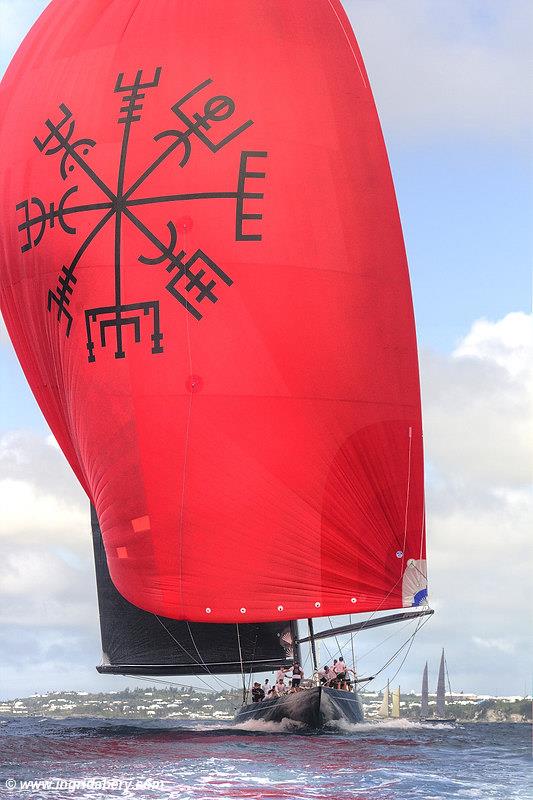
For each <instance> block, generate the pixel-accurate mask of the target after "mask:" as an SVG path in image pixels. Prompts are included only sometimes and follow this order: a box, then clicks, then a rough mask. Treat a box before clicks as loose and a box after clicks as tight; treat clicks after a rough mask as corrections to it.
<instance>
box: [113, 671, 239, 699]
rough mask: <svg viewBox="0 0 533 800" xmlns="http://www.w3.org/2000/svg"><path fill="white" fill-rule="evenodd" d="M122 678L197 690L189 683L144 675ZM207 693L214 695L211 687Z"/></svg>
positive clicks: (130, 675)
mask: <svg viewBox="0 0 533 800" xmlns="http://www.w3.org/2000/svg"><path fill="white" fill-rule="evenodd" d="M124 676H125V677H126V678H135V680H139V681H146V682H148V683H164V684H165V685H166V686H178V687H179V688H181V689H197V688H198V687H197V686H191V685H190V683H176V682H175V681H169V680H165V679H164V678H148V677H146V676H145V675H133V674H132V673H130V672H125V673H124ZM232 689H235V686H233V687H232ZM200 691H203V690H202V689H200ZM209 691H210V693H212V694H215V692H213V691H212V689H211V687H209Z"/></svg>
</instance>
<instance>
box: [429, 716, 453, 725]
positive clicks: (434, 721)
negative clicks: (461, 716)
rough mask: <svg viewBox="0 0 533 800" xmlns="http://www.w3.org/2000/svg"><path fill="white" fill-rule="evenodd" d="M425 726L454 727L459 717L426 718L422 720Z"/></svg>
mask: <svg viewBox="0 0 533 800" xmlns="http://www.w3.org/2000/svg"><path fill="white" fill-rule="evenodd" d="M420 722H423V723H424V724H425V725H427V724H429V725H452V724H453V723H454V722H457V717H425V718H422V719H421V720H420Z"/></svg>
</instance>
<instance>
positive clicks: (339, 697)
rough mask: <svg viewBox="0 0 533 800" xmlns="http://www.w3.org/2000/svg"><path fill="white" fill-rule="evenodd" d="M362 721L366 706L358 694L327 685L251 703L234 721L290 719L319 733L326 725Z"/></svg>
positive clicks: (240, 722)
mask: <svg viewBox="0 0 533 800" xmlns="http://www.w3.org/2000/svg"><path fill="white" fill-rule="evenodd" d="M363 719H364V715H363V707H362V705H361V701H360V700H359V698H358V696H357V694H355V693H353V692H345V691H341V690H340V689H330V688H328V687H324V686H315V687H313V688H312V689H304V690H303V691H301V692H293V693H291V694H286V695H284V696H283V697H278V698H276V699H275V700H263V701H262V702H260V703H251V704H250V705H246V706H243V707H242V708H241V709H240V710H239V711H238V712H237V714H236V715H235V722H236V723H239V724H242V723H243V722H249V721H250V720H261V721H263V722H282V721H283V720H291V721H293V722H298V723H300V724H302V725H304V726H305V727H306V728H309V729H311V730H320V729H321V728H323V727H325V726H326V725H334V724H335V723H340V722H348V723H356V722H363Z"/></svg>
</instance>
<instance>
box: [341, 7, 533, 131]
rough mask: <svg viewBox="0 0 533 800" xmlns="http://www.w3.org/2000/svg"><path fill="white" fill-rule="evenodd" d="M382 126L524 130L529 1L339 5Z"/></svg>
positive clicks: (527, 124)
mask: <svg viewBox="0 0 533 800" xmlns="http://www.w3.org/2000/svg"><path fill="white" fill-rule="evenodd" d="M344 6H345V8H346V10H347V12H348V14H349V16H350V19H351V22H352V24H353V26H354V29H355V33H356V36H357V38H358V41H359V45H360V47H361V50H362V53H363V58H364V60H365V64H366V67H367V71H368V73H369V76H370V81H371V84H372V88H373V91H374V95H375V97H376V102H377V105H378V108H379V110H380V116H381V118H382V121H383V124H384V129H385V131H386V132H388V131H396V132H399V133H401V134H402V135H404V136H405V137H407V138H408V139H412V138H417V137H421V136H427V135H428V133H432V134H435V133H439V134H440V135H444V136H447V135H448V134H449V133H450V132H454V131H459V132H462V133H469V134H472V133H473V134H475V135H477V134H478V133H481V134H482V135H483V138H484V139H487V138H489V137H491V138H498V137H504V138H508V137H512V138H515V137H517V136H523V135H524V134H525V135H526V136H527V135H528V132H529V133H530V132H531V98H530V89H529V80H528V76H529V75H530V74H531V67H532V60H531V59H532V50H531V36H532V33H533V5H532V4H531V3H530V2H529V1H528V0H506V2H499V0H485V2H483V3H482V4H480V3H479V2H477V0H402V2H398V0H344Z"/></svg>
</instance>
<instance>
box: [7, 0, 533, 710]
mask: <svg viewBox="0 0 533 800" xmlns="http://www.w3.org/2000/svg"><path fill="white" fill-rule="evenodd" d="M46 5H47V3H46V2H41V0H0V75H1V74H2V73H3V71H4V70H5V68H6V66H7V64H8V63H9V60H10V58H11V57H12V55H13V53H14V52H15V50H16V48H17V46H18V44H19V43H20V41H21V40H22V38H23V36H24V35H25V33H26V32H27V30H28V29H29V27H30V26H31V24H32V22H33V21H34V20H35V19H36V18H37V16H38V14H39V13H40V11H41V10H42V9H43V8H44V7H45V6H46ZM344 5H345V8H346V11H347V12H348V15H349V17H350V20H351V22H352V25H353V27H354V30H355V33H356V36H357V38H358V41H359V45H360V47H361V50H362V54H363V58H364V60H365V64H366V67H367V71H368V73H369V77H370V82H371V85H372V88H373V92H374V96H375V99H376V104H377V107H378V111H379V115H380V119H381V123H382V127H383V132H384V135H385V139H386V142H387V148H388V152H389V158H390V162H391V167H392V171H393V175H394V180H395V186H396V192H397V196H398V203H399V207H400V214H401V217H402V223H403V229H404V235H405V240H406V247H407V254H408V258H409V264H410V271H411V279H412V289H413V300H414V305H415V314H416V321H417V331H418V340H419V348H420V365H421V380H422V402H423V418H424V436H425V448H426V463H427V506H428V564H429V567H428V569H429V596H430V603H431V606H432V607H433V608H434V609H435V612H436V613H435V615H434V616H433V618H432V619H431V621H430V622H429V623H428V624H427V625H425V626H424V628H423V629H422V630H421V631H420V633H419V635H418V637H417V639H416V642H415V644H414V646H413V647H412V648H411V650H410V652H409V656H408V658H407V659H406V661H405V663H404V665H403V666H402V670H401V672H400V674H399V675H398V676H397V678H395V680H399V681H400V682H401V684H402V688H405V689H406V690H409V689H418V688H419V685H420V675H421V672H422V669H423V666H424V662H425V661H426V659H428V660H429V662H430V681H433V682H434V681H435V680H436V671H437V667H438V658H439V656H440V649H441V647H443V646H444V647H445V648H446V654H447V662H448V666H449V670H450V678H451V683H452V689H453V690H454V691H460V690H463V691H465V692H478V693H487V694H488V693H490V694H504V695H514V694H523V693H524V691H525V687H526V686H527V690H528V692H531V678H532V672H533V667H532V656H533V647H532V640H531V629H532V621H533V620H532V601H531V588H530V587H531V575H532V568H533V548H532V540H533V537H532V534H531V519H532V510H533V489H532V480H531V478H532V475H531V466H532V463H533V462H532V455H533V454H532V449H533V437H532V435H531V434H532V425H531V422H532V419H531V417H532V406H531V389H532V386H531V384H532V380H533V379H532V376H533V370H532V367H533V343H532V339H533V336H532V333H533V322H532V315H531V261H532V254H533V243H532V239H531V236H532V235H531V218H532V217H531V215H532V211H533V198H532V193H533V190H532V186H533V184H532V164H533V160H532V155H533V149H532V113H531V112H532V108H531V94H530V85H529V84H530V81H529V76H530V75H531V66H532V64H531V58H532V56H531V45H530V43H531V37H532V34H533V5H532V4H531V3H530V2H529V1H524V2H522V0H401V2H400V1H399V0H345V2H344ZM0 411H1V415H0V508H1V509H2V511H1V518H0V543H1V544H0V547H1V560H0V663H1V664H2V668H1V681H0V697H2V698H3V697H16V696H23V695H27V694H30V693H33V692H42V691H46V690H52V689H67V688H71V689H79V690H85V691H87V690H88V691H91V690H100V691H102V690H106V689H117V688H120V687H121V686H124V685H127V684H128V683H129V684H130V685H135V683H136V681H133V682H132V681H129V682H128V681H127V680H126V679H122V678H114V677H106V678H104V677H102V676H99V675H97V673H96V672H95V670H94V665H95V664H96V663H98V661H99V659H100V642H99V632H98V621H97V612H96V597H95V588H94V576H93V566H92V554H91V541H90V531H89V517H88V504H87V499H86V497H85V496H84V494H83V492H82V491H81V489H80V488H79V486H78V485H77V483H76V481H75V479H74V477H73V475H72V474H71V472H70V470H69V468H68V466H67V465H66V462H65V460H64V458H63V456H62V454H61V453H60V451H59V450H58V448H57V445H56V444H55V441H54V439H53V437H52V436H51V434H50V431H49V429H48V428H47V426H46V423H45V422H44V419H43V417H42V415H41V413H40V411H39V409H38V408H37V406H36V404H35V401H34V400H33V397H32V395H31V393H30V391H29V389H28V388H27V386H26V384H25V381H24V378H23V376H22V373H21V371H20V368H19V366H18V364H17V361H16V358H15V356H14V354H13V350H12V347H11V344H10V342H9V338H8V336H7V333H6V331H5V328H2V329H0ZM388 636H390V637H391V638H390V639H388V640H387V641H386V642H385V643H384V644H383V645H382V646H381V647H379V648H377V650H374V651H373V652H369V651H372V648H374V647H375V646H376V645H377V644H379V643H380V642H381V641H382V640H383V639H384V638H385V637H388ZM405 637H406V632H405V630H403V631H396V632H392V631H391V629H390V628H389V629H386V633H385V634H384V633H383V630H381V631H380V632H377V631H376V632H366V633H365V634H360V635H359V636H358V638H357V639H356V652H357V656H358V669H359V670H360V671H361V672H366V673H367V674H368V673H370V674H372V672H373V671H375V670H376V669H378V668H379V666H380V665H381V663H383V661H384V660H385V659H386V657H388V655H390V654H391V653H392V652H393V651H394V650H395V649H396V647H398V646H399V644H401V642H402V641H403V640H404V639H405ZM333 649H335V648H333ZM321 655H322V656H327V652H326V650H325V649H324V646H323V649H322V653H321ZM396 666H397V663H396V664H393V665H392V667H391V669H390V670H389V671H388V672H385V673H383V676H382V677H383V678H384V680H386V678H387V677H391V678H392V677H393V676H394V673H395V671H396V669H395V667H396ZM376 688H380V686H376Z"/></svg>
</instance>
